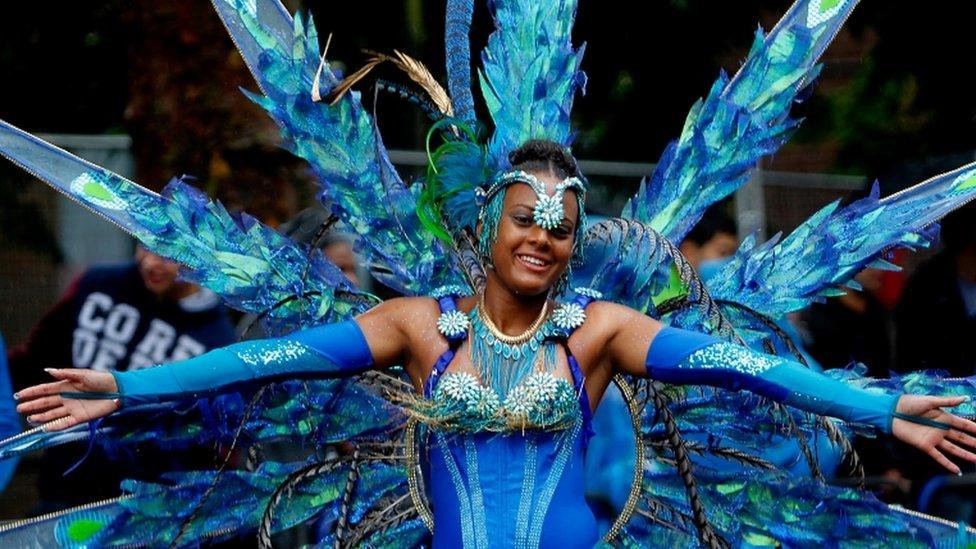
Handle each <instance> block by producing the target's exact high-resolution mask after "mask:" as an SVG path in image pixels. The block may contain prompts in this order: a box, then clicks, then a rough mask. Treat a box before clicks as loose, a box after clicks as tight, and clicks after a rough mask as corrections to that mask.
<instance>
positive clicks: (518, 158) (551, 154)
mask: <svg viewBox="0 0 976 549" xmlns="http://www.w3.org/2000/svg"><path fill="white" fill-rule="evenodd" d="M508 161H509V163H511V164H512V168H514V169H517V170H524V171H526V172H552V173H553V174H554V175H555V176H556V177H558V178H560V179H565V178H567V177H574V176H575V177H580V171H579V166H578V165H577V164H576V159H575V158H573V155H572V154H570V152H569V149H568V148H566V147H563V146H562V145H560V144H559V143H556V142H555V141H546V140H544V139H531V140H529V141H526V142H525V143H523V144H522V146H521V147H519V148H517V149H515V150H514V151H512V152H510V153H508Z"/></svg>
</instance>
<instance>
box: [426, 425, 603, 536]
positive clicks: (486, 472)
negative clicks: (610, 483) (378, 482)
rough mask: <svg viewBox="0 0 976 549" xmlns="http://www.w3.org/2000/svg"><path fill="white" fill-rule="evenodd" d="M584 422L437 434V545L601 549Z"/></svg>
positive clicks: (433, 487)
mask: <svg viewBox="0 0 976 549" xmlns="http://www.w3.org/2000/svg"><path fill="white" fill-rule="evenodd" d="M576 418H577V419H576V420H575V421H574V422H573V424H572V426H571V427H570V428H569V429H564V430H562V431H555V432H543V431H526V432H525V433H524V434H523V433H520V432H516V433H508V434H498V433H457V432H454V433H451V432H443V431H435V432H433V433H431V435H430V442H429V446H428V451H427V456H428V466H429V469H428V475H427V479H428V484H429V486H430V492H429V493H430V497H431V507H432V510H433V513H434V524H435V527H434V547H435V548H452V549H453V548H456V547H462V546H463V547H465V548H478V549H481V548H493V547H506V548H507V547H561V548H575V547H579V548H583V547H586V548H590V547H593V546H594V545H595V544H596V543H597V530H596V520H595V519H594V517H593V513H592V512H591V511H590V508H589V506H587V504H586V500H585V498H584V496H583V472H584V467H583V437H582V436H581V433H580V432H581V429H580V427H581V423H582V422H581V420H580V414H579V413H577V414H576Z"/></svg>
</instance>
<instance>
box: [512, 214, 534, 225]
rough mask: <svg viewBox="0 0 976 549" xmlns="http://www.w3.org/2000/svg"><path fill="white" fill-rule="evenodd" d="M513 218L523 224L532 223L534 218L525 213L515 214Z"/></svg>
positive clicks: (517, 222)
mask: <svg viewBox="0 0 976 549" xmlns="http://www.w3.org/2000/svg"><path fill="white" fill-rule="evenodd" d="M512 220H513V221H515V223H516V224H518V225H522V226H528V225H531V224H532V218H531V217H530V216H528V215H525V214H513V215H512Z"/></svg>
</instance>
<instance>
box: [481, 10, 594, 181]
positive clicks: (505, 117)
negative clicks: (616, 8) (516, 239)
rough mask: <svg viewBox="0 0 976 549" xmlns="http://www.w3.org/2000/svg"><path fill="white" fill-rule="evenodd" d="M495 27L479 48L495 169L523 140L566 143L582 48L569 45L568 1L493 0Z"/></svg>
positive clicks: (572, 12) (579, 84)
mask: <svg viewBox="0 0 976 549" xmlns="http://www.w3.org/2000/svg"><path fill="white" fill-rule="evenodd" d="M491 5H492V7H493V16H494V20H495V32H493V33H492V34H491V36H490V37H489V38H488V46H487V47H486V48H485V50H484V52H483V53H482V56H481V58H482V65H483V71H482V73H481V93H482V95H483V96H484V98H485V102H486V103H487V105H488V112H489V113H490V114H491V118H492V120H493V121H494V122H495V133H494V134H493V135H492V138H491V141H490V142H489V145H488V150H489V156H490V157H491V161H492V165H493V166H494V168H495V169H504V168H505V167H507V166H508V153H509V152H511V151H513V150H515V149H516V148H518V146H519V145H521V144H522V143H524V142H526V141H528V140H529V139H548V140H551V141H555V142H557V143H561V144H563V145H567V146H568V145H569V144H570V141H571V139H572V131H571V128H570V120H569V115H570V111H572V108H573V97H574V95H575V93H576V90H577V89H582V87H583V84H584V82H585V77H584V76H583V74H582V72H581V71H580V68H579V67H580V62H581V61H582V58H583V50H584V49H585V48H584V47H580V48H579V49H574V48H573V44H572V37H571V32H572V28H573V19H574V16H575V13H576V2H575V1H574V0H553V1H549V2H540V1H537V0H495V1H494V2H491Z"/></svg>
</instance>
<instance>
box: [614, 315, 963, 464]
mask: <svg viewBox="0 0 976 549" xmlns="http://www.w3.org/2000/svg"><path fill="white" fill-rule="evenodd" d="M621 309H623V310H622V311H619V312H618V314H617V315H615V316H616V317H617V318H619V323H615V331H614V332H613V333H612V336H611V339H610V342H609V343H610V344H609V345H608V350H609V352H610V356H611V361H612V363H613V364H614V366H615V367H616V368H617V369H618V370H621V371H624V372H626V373H629V374H632V375H643V376H649V377H652V378H654V379H657V380H660V381H664V382H667V383H675V384H696V385H712V386H716V387H722V388H726V389H746V390H749V391H752V392H754V393H757V394H760V395H762V396H764V397H767V398H769V399H771V400H775V401H777V402H782V403H784V404H788V405H790V406H794V407H796V408H799V409H801V410H805V411H808V412H814V413H817V414H822V415H829V416H833V417H837V418H840V419H844V420H847V421H853V422H857V423H865V424H869V425H872V426H874V427H876V428H878V429H879V430H881V431H882V432H885V433H890V434H893V435H894V436H895V437H896V438H898V439H900V440H902V441H904V442H907V443H908V444H911V445H913V446H915V447H917V448H919V449H920V450H922V451H924V452H925V453H927V454H929V455H930V456H931V457H932V458H933V459H935V460H936V461H938V462H939V463H940V464H942V465H943V466H944V467H946V468H947V469H949V470H950V471H952V472H954V473H958V472H959V468H958V467H957V466H956V465H955V464H954V463H952V462H951V461H950V460H949V459H948V458H946V456H945V453H948V454H950V455H953V456H955V457H959V458H962V459H965V460H967V461H973V462H976V454H973V453H972V452H970V451H968V450H965V449H963V448H962V447H960V446H959V445H958V444H962V445H965V446H968V447H970V448H976V438H973V437H972V436H970V435H972V434H976V423H973V422H971V421H969V420H966V419H963V418H960V417H957V416H955V415H953V414H950V413H948V412H945V411H943V410H942V407H943V406H945V407H951V406H956V405H958V404H961V403H962V402H963V401H964V400H965V397H952V398H939V397H928V396H917V395H887V394H881V393H875V392H870V391H865V390H863V389H858V388H856V387H852V386H850V385H847V384H846V383H842V382H840V381H836V380H833V379H831V378H828V377H826V376H824V375H822V374H819V373H817V372H814V371H813V370H810V369H809V368H806V367H804V366H803V365H801V364H799V363H797V362H794V361H791V360H786V359H784V358H782V357H778V356H772V355H766V354H763V353H758V352H755V351H753V350H751V349H749V348H747V347H743V346H741V345H737V344H734V343H729V342H726V341H723V340H720V339H718V338H715V337H712V336H708V335H705V334H700V333H696V332H690V331H687V330H680V329H677V328H671V327H662V325H661V324H660V323H659V322H657V321H655V320H653V319H651V318H648V317H646V316H644V315H641V314H639V313H636V312H634V311H630V310H629V309H625V308H621ZM628 342H629V344H628ZM638 342H639V343H638ZM635 343H638V344H635Z"/></svg>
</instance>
